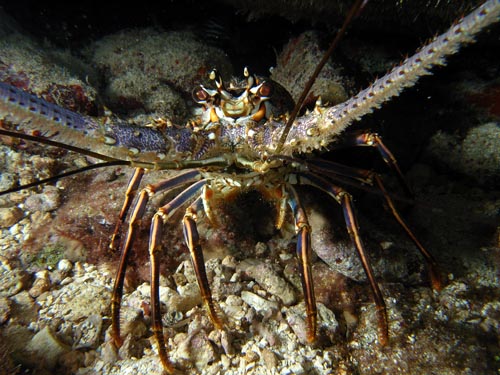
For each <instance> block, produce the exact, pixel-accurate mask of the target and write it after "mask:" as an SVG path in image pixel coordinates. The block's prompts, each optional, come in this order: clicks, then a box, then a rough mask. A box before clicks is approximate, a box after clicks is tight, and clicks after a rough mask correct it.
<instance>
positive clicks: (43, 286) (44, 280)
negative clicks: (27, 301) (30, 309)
mask: <svg viewBox="0 0 500 375" xmlns="http://www.w3.org/2000/svg"><path fill="white" fill-rule="evenodd" d="M49 289H50V277H49V271H47V270H43V271H40V272H37V273H36V274H35V282H34V283H33V286H32V287H31V289H30V290H29V292H28V293H29V295H30V296H31V297H33V298H37V297H38V296H40V295H41V294H42V293H43V292H46V291H47V290H49Z"/></svg>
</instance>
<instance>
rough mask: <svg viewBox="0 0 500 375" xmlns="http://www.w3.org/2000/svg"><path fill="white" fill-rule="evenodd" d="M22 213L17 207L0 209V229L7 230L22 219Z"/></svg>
mask: <svg viewBox="0 0 500 375" xmlns="http://www.w3.org/2000/svg"><path fill="white" fill-rule="evenodd" d="M23 215H24V214H23V211H22V210H21V209H20V208H19V207H17V206H14V207H0V228H9V227H11V226H13V225H14V224H15V223H17V222H18V221H19V220H21V219H22V217H23Z"/></svg>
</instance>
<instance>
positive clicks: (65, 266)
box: [57, 259, 73, 273]
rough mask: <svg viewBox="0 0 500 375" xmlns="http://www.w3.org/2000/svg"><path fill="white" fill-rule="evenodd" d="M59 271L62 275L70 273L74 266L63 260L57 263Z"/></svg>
mask: <svg viewBox="0 0 500 375" xmlns="http://www.w3.org/2000/svg"><path fill="white" fill-rule="evenodd" d="M57 269H58V270H59V271H61V272H62V273H68V272H70V271H71V270H72V269H73V264H72V263H71V262H70V261H69V260H67V259H61V260H60V261H59V263H57Z"/></svg>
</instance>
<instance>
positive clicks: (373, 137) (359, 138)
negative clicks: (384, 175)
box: [343, 133, 413, 197]
mask: <svg viewBox="0 0 500 375" xmlns="http://www.w3.org/2000/svg"><path fill="white" fill-rule="evenodd" d="M343 146H369V147H374V148H375V149H376V150H377V151H378V153H379V154H380V156H381V157H382V159H383V160H384V162H385V163H386V164H387V165H388V166H389V168H390V169H391V170H392V171H393V172H394V174H395V175H396V177H397V178H398V181H399V183H400V184H401V186H402V187H403V189H404V191H405V193H406V194H407V195H408V196H409V197H413V192H412V190H411V188H410V186H408V183H407V182H406V179H405V178H404V176H403V173H402V172H401V169H400V168H399V164H398V161H397V160H396V157H395V156H394V155H393V154H392V152H391V150H389V148H388V147H387V146H386V145H385V144H384V142H382V137H381V136H380V135H378V134H377V133H362V134H353V135H351V136H350V137H348V138H347V139H345V142H344V144H343Z"/></svg>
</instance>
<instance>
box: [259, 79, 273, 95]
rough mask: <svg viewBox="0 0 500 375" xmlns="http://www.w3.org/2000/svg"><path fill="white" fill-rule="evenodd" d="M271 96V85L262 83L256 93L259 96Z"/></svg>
mask: <svg viewBox="0 0 500 375" xmlns="http://www.w3.org/2000/svg"><path fill="white" fill-rule="evenodd" d="M272 94H273V85H272V84H271V83H270V82H263V83H262V85H261V86H260V88H259V91H258V92H257V95H259V96H261V97H262V96H265V97H269V96H271V95H272Z"/></svg>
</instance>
